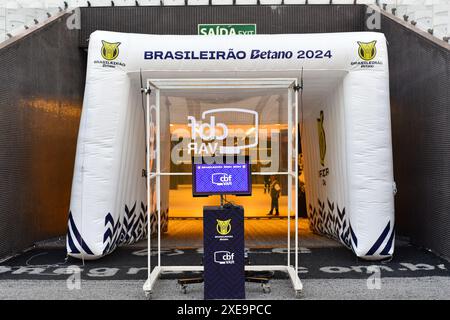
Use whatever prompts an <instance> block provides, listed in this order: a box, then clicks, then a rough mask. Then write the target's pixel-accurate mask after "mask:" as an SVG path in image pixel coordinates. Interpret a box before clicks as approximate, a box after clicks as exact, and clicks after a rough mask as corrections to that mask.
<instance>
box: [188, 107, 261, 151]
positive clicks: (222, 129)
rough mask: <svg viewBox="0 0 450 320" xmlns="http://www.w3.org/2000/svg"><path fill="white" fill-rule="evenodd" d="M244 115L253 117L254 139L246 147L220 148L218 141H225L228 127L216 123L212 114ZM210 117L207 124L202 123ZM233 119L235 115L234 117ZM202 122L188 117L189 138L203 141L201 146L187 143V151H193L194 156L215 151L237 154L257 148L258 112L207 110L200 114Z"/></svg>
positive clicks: (234, 109) (227, 109) (222, 109)
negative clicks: (229, 113)
mask: <svg viewBox="0 0 450 320" xmlns="http://www.w3.org/2000/svg"><path fill="white" fill-rule="evenodd" d="M226 112H231V113H241V114H242V113H245V114H250V115H253V116H254V120H255V123H254V128H255V130H251V132H253V134H254V138H253V139H250V141H252V143H250V144H248V145H238V146H220V148H219V141H222V140H225V139H226V138H228V133H229V130H228V126H227V125H226V124H225V123H216V117H215V116H213V115H212V114H217V113H226ZM208 115H210V118H209V123H208V122H202V120H205V119H206V117H207V116H208ZM234 117H235V118H239V117H236V115H234ZM202 120H201V121H197V120H196V119H195V117H193V116H188V122H189V123H188V127H190V128H191V138H192V139H193V140H195V139H196V138H197V137H200V138H201V139H202V140H203V141H207V142H202V143H201V144H197V143H196V142H192V143H189V151H191V150H194V153H195V154H201V153H209V154H215V153H216V152H217V151H220V153H223V154H239V153H240V152H241V150H242V149H247V148H254V147H257V146H258V112H256V111H253V110H247V109H239V108H221V109H213V110H207V111H204V112H203V113H202Z"/></svg>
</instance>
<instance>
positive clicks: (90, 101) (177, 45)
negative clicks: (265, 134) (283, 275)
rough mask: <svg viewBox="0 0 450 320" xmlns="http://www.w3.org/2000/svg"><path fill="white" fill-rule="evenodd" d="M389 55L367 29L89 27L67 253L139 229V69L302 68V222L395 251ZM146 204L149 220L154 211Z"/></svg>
mask: <svg viewBox="0 0 450 320" xmlns="http://www.w3.org/2000/svg"><path fill="white" fill-rule="evenodd" d="M387 57H388V55H387V48H386V40H385V38H384V35H383V34H380V33H374V32H357V33H332V34H289V35H252V36H167V35H164V36H163V35H141V34H124V33H113V32H104V31H96V32H94V33H93V34H92V35H91V37H90V41H89V53H88V61H87V79H86V90H85V98H84V104H83V111H82V116H81V125H80V129H79V136H78V145H77V154H76V161H75V169H74V178H73V185H72V196H71V204H70V214H69V223H68V236H67V252H68V255H70V256H73V257H77V258H81V257H82V258H85V259H96V258H99V257H102V256H104V255H106V254H108V253H110V252H111V251H113V250H114V249H115V248H116V247H117V246H118V245H120V244H123V243H132V242H134V241H137V240H139V239H141V238H143V237H146V223H147V204H146V189H145V179H143V178H142V169H143V168H145V160H144V159H145V148H144V147H143V146H144V143H145V142H144V122H143V112H142V109H141V108H140V104H141V100H140V99H141V96H140V83H139V71H140V70H142V71H143V73H144V78H145V79H147V78H149V77H153V78H157V77H160V78H161V77H171V78H177V77H179V78H186V75H187V74H188V75H189V76H188V78H193V77H199V78H208V76H211V75H213V74H214V77H226V76H230V75H232V76H233V77H234V78H237V77H245V78H249V77H256V75H258V76H261V75H264V76H266V77H267V76H272V77H277V78H292V77H295V78H299V77H300V70H301V69H302V68H303V70H304V104H303V105H304V112H303V119H302V120H303V124H304V126H303V129H302V137H301V142H302V149H303V154H304V163H305V180H306V198H307V207H308V217H309V220H310V225H311V227H312V229H313V230H314V231H316V232H319V233H321V234H324V235H327V236H330V237H333V238H335V239H336V240H338V241H340V242H342V243H343V244H345V245H346V246H348V247H349V248H351V249H352V250H353V251H354V252H355V254H356V255H357V256H358V257H362V258H364V259H373V260H378V259H383V258H386V257H390V256H392V254H393V250H394V249H393V248H394V188H395V187H394V180H393V165H392V144H391V127H390V126H391V121H390V105H389V74H388V58H387ZM321 140H322V141H321ZM319 141H321V142H320V143H319ZM166 200H167V199H166ZM166 200H164V199H162V201H166ZM164 209H165V210H164V212H162V216H163V218H167V209H168V208H167V206H165V207H164ZM150 212H151V215H150V217H151V219H152V228H154V227H155V226H154V223H153V221H154V219H155V216H156V212H155V209H154V208H151V210H150ZM163 220H164V219H163Z"/></svg>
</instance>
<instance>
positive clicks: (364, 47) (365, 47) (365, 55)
mask: <svg viewBox="0 0 450 320" xmlns="http://www.w3.org/2000/svg"><path fill="white" fill-rule="evenodd" d="M376 43H377V41H376V40H374V41H371V42H361V41H358V46H359V47H358V55H359V57H360V58H361V59H363V60H364V61H370V60H372V59H373V58H375V56H376V55H377V47H376V46H375V45H376Z"/></svg>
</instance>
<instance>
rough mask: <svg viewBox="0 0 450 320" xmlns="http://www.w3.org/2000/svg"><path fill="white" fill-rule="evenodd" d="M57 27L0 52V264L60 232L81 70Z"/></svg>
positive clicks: (75, 50)
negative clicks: (0, 259) (3, 258)
mask: <svg viewBox="0 0 450 320" xmlns="http://www.w3.org/2000/svg"><path fill="white" fill-rule="evenodd" d="M65 19H66V17H65V16H64V17H61V18H60V19H58V20H56V21H54V22H51V23H50V24H48V25H46V26H44V27H43V28H42V29H40V30H38V31H36V32H33V33H31V34H29V35H27V36H25V37H24V38H22V39H19V40H17V41H15V42H13V43H10V44H8V45H7V46H6V47H5V45H2V48H0V257H3V256H7V255H9V254H11V253H14V252H17V251H18V250H21V249H24V248H26V247H28V246H30V245H32V244H33V243H34V241H36V240H42V239H46V238H50V237H53V236H58V235H61V234H64V233H65V231H66V225H67V213H68V206H69V197H70V189H71V181H72V175H73V163H74V158H75V148H76V137H77V134H78V125H79V117H80V111H81V101H82V96H83V90H84V78H85V71H84V69H85V64H86V62H85V58H84V56H85V54H84V52H83V51H82V50H80V49H79V46H78V44H79V31H68V30H67V29H66V22H65Z"/></svg>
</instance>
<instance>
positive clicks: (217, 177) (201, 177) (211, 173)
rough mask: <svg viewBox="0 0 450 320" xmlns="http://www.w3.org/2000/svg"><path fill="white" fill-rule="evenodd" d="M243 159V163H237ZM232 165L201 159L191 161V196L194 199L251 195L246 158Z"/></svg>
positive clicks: (247, 158)
mask: <svg viewBox="0 0 450 320" xmlns="http://www.w3.org/2000/svg"><path fill="white" fill-rule="evenodd" d="M239 158H244V159H243V160H244V161H238V159H239ZM239 158H236V157H235V158H234V159H235V161H233V163H212V164H210V162H212V161H206V159H205V158H204V157H203V158H202V159H201V160H200V159H199V158H193V159H192V194H193V196H194V197H201V196H209V195H220V194H234V195H241V196H244V195H245V196H250V195H251V194H252V180H251V164H250V159H249V157H248V156H246V157H239ZM224 162H227V161H224Z"/></svg>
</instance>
